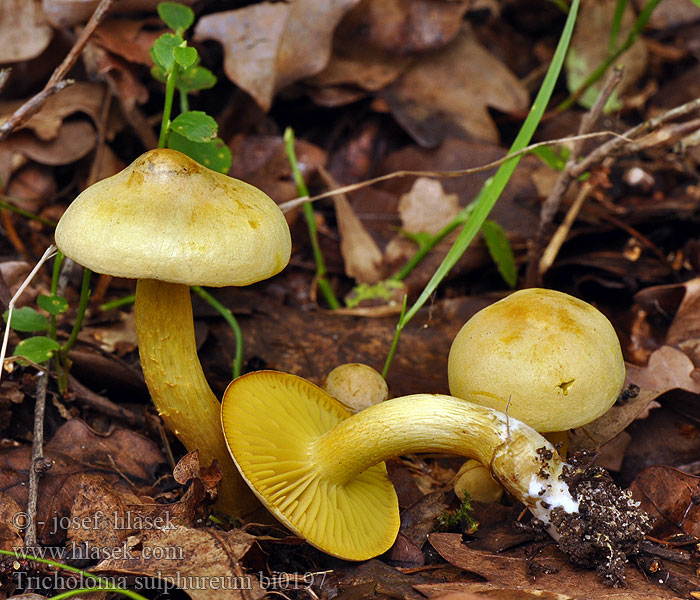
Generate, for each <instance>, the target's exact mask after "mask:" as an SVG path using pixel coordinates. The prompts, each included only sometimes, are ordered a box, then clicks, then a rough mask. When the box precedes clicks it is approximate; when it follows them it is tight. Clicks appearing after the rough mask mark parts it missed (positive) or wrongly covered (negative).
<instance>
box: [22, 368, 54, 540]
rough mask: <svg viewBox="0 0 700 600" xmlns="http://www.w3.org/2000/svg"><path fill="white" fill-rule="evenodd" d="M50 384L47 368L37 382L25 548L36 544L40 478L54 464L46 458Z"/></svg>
mask: <svg viewBox="0 0 700 600" xmlns="http://www.w3.org/2000/svg"><path fill="white" fill-rule="evenodd" d="M48 384H49V371H48V369H46V368H45V369H44V370H43V371H41V372H40V373H39V377H38V379H37V382H36V401H35V403H34V438H33V440H32V462H31V465H30V467H29V496H28V499H27V532H26V534H25V536H24V546H25V548H33V547H35V546H36V507H37V503H38V498H39V478H40V477H41V475H42V474H43V473H44V472H45V471H47V470H48V469H49V468H51V464H52V463H50V462H46V461H45V459H44V409H45V407H46V388H47V387H48Z"/></svg>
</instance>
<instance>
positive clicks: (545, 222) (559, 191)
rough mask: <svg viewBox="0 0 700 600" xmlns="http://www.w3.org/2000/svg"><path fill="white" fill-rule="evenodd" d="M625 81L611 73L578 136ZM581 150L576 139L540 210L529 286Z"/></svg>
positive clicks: (536, 275) (537, 277) (535, 277)
mask: <svg viewBox="0 0 700 600" xmlns="http://www.w3.org/2000/svg"><path fill="white" fill-rule="evenodd" d="M621 80H622V69H614V70H613V71H611V72H610V75H609V76H608V78H607V79H606V80H605V83H604V84H603V89H602V90H601V91H600V94H598V98H596V101H595V103H594V104H593V106H592V107H591V109H590V110H589V111H588V112H587V113H586V114H585V115H584V116H583V118H582V119H581V123H580V125H579V130H578V135H577V136H576V137H577V138H580V136H582V135H585V134H587V133H588V131H589V130H590V129H591V127H593V125H594V124H595V123H596V121H597V120H598V118H599V117H600V115H601V113H602V112H603V108H604V107H605V104H606V103H607V101H608V98H610V96H611V95H612V93H613V90H614V89H615V87H616V86H617V85H618V84H619V83H620V81H621ZM580 151H581V140H580V139H577V140H576V142H574V146H573V148H572V150H571V155H570V156H569V160H568V161H567V162H566V166H565V167H564V169H563V171H562V172H561V173H559V177H557V180H556V182H555V184H554V187H553V188H552V191H551V192H550V193H549V196H547V199H546V200H545V201H544V202H543V203H542V208H541V209H540V224H539V227H538V228H537V234H536V236H535V239H534V240H533V243H532V246H531V247H530V251H529V252H528V265H527V272H526V275H525V285H526V286H527V287H533V286H535V285H537V284H538V283H539V281H540V278H541V276H542V271H540V270H539V266H540V254H541V253H542V248H543V247H544V245H545V240H546V238H547V234H548V231H549V227H550V226H551V224H552V221H553V220H554V217H555V215H556V214H557V212H558V211H559V207H560V205H561V201H562V199H563V198H564V194H565V193H566V190H567V189H569V185H570V184H571V182H572V181H573V180H574V178H575V176H574V175H572V172H573V170H574V168H575V167H576V164H577V161H578V155H579V152H580Z"/></svg>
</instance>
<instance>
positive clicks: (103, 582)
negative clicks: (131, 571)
mask: <svg viewBox="0 0 700 600" xmlns="http://www.w3.org/2000/svg"><path fill="white" fill-rule="evenodd" d="M0 555H5V556H10V557H12V558H15V559H20V558H24V559H27V560H31V561H32V562H37V563H41V564H44V565H49V566H50V567H54V568H56V569H61V570H62V571H66V572H68V573H74V574H76V575H81V576H82V577H84V578H89V579H92V580H95V581H97V582H98V583H99V584H100V586H104V587H100V588H98V589H100V590H105V591H113V592H118V593H120V594H123V595H124V596H127V597H128V598H132V599H133V600H148V599H147V598H146V597H145V596H142V595H141V594H137V593H136V592H132V591H131V590H125V589H123V588H118V587H115V586H113V585H112V583H111V582H110V581H109V580H107V579H103V578H102V577H100V576H99V575H93V574H92V573H90V571H83V570H82V569H77V568H76V567H71V566H70V565H66V564H64V563H60V562H56V561H55V560H49V559H47V558H39V557H38V556H34V555H33V554H29V553H27V554H24V553H23V552H15V551H12V550H0ZM70 591H71V592H75V591H76V590H70ZM64 593H67V592H64ZM73 595H75V594H73ZM63 597H65V598H67V597H68V596H63ZM55 598H58V596H54V599H55Z"/></svg>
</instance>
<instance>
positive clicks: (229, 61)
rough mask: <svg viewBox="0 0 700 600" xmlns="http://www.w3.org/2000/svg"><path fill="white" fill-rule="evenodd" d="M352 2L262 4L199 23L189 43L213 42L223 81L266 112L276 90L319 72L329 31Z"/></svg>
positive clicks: (325, 60) (318, 0) (329, 40)
mask: <svg viewBox="0 0 700 600" xmlns="http://www.w3.org/2000/svg"><path fill="white" fill-rule="evenodd" d="M358 2H359V0H298V1H297V2H294V3H280V2H278V3H274V4H273V3H270V2H262V3H260V4H254V5H252V6H247V7H245V8H241V9H238V10H231V11H226V12H220V13H215V14H211V15H206V16H204V17H202V18H201V19H200V20H199V23H197V26H196V27H195V33H194V39H195V40H196V41H204V40H211V39H213V40H217V41H219V42H220V43H221V44H222V45H223V47H224V71H225V72H226V75H227V76H228V78H229V79H230V80H231V81H233V82H234V83H235V84H236V85H238V86H239V87H241V88H243V89H244V90H245V91H246V92H248V93H249V94H250V95H251V96H252V97H253V98H254V99H255V101H256V102H257V103H258V105H260V107H261V108H263V110H268V109H269V108H270V106H271V105H272V100H273V98H274V96H275V94H276V93H277V92H278V91H279V90H280V89H282V88H284V87H286V86H288V85H289V84H291V83H294V82H295V81H298V80H300V79H303V78H304V77H308V76H310V75H315V74H316V73H319V72H320V71H322V70H323V69H324V68H325V66H326V65H327V64H328V61H329V59H330V55H331V43H332V38H333V31H334V30H335V28H336V26H337V25H338V23H339V21H340V19H341V18H342V17H343V15H345V13H346V12H347V11H348V10H350V9H351V8H352V7H353V6H355V5H356V4H357V3H358Z"/></svg>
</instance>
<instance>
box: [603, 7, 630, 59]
mask: <svg viewBox="0 0 700 600" xmlns="http://www.w3.org/2000/svg"><path fill="white" fill-rule="evenodd" d="M627 2H628V0H617V3H616V4H615V13H614V14H613V19H612V24H611V25H610V37H609V39H608V52H609V53H610V54H612V53H613V52H615V48H617V40H618V39H619V38H620V28H621V27H622V18H623V17H624V16H625V9H626V8H627Z"/></svg>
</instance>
